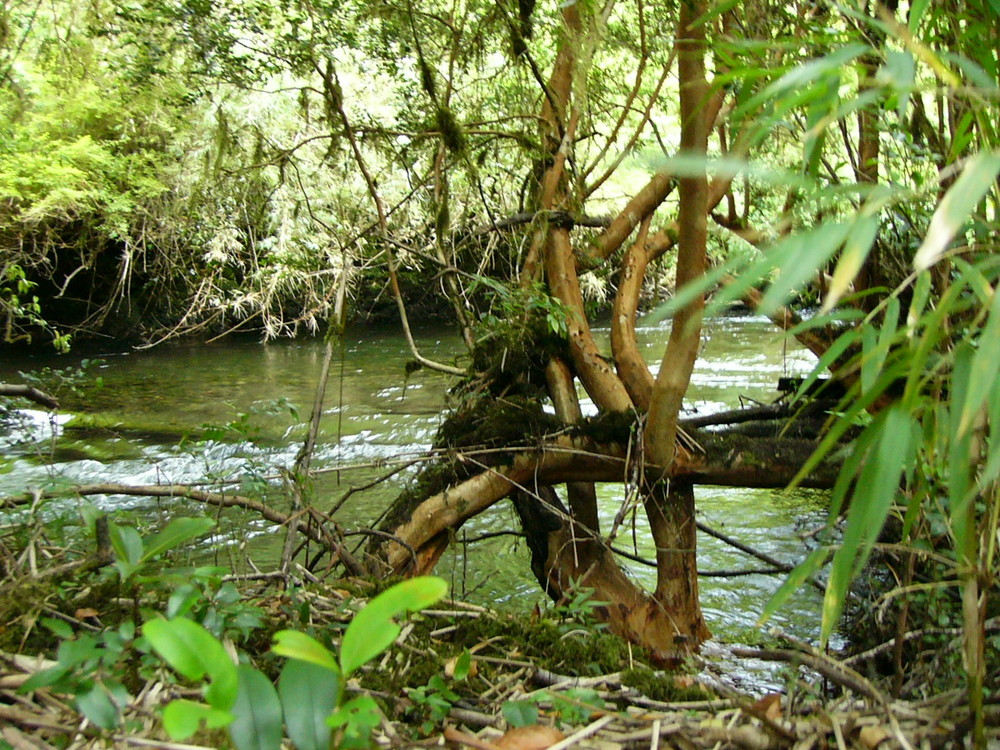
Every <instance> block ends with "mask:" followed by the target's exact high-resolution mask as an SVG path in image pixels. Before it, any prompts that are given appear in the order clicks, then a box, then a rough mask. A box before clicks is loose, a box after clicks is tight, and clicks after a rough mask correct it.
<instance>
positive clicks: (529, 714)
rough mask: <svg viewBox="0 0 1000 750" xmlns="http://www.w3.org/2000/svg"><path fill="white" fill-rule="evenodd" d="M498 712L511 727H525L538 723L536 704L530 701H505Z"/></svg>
mask: <svg viewBox="0 0 1000 750" xmlns="http://www.w3.org/2000/svg"><path fill="white" fill-rule="evenodd" d="M500 710H501V711H502V712H503V718H504V719H505V720H506V721H507V724H509V725H510V726H512V727H527V726H530V725H532V724H537V723H538V704H537V703H533V702H532V701H506V702H505V703H504V704H503V705H502V706H500Z"/></svg>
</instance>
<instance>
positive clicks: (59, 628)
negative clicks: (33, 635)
mask: <svg viewBox="0 0 1000 750" xmlns="http://www.w3.org/2000/svg"><path fill="white" fill-rule="evenodd" d="M40 622H41V623H42V625H44V626H45V627H47V628H48V629H49V630H51V631H52V632H53V633H55V635H56V637H57V638H62V639H66V638H72V637H73V628H72V627H70V624H69V623H68V622H66V621H65V620H58V619H56V618H55V617H43V618H42V619H41V621H40Z"/></svg>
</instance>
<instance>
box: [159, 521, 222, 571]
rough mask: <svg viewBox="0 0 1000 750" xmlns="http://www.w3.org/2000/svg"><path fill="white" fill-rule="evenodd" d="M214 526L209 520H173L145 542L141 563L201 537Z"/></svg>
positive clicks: (213, 522)
mask: <svg viewBox="0 0 1000 750" xmlns="http://www.w3.org/2000/svg"><path fill="white" fill-rule="evenodd" d="M213 526H215V521H213V520H212V519H211V518H204V517H202V518H175V519H173V520H172V521H171V522H170V523H168V524H167V525H166V526H165V527H164V528H163V530H162V531H160V532H159V533H158V534H156V535H155V536H154V537H153V538H152V539H150V540H148V541H147V542H146V551H145V552H144V553H143V555H142V561H146V560H151V559H153V558H154V557H156V556H157V555H161V554H163V553H164V552H166V551H167V550H171V549H173V548H175V547H178V546H179V545H181V544H183V543H184V542H187V541H189V540H191V539H195V538H196V537H199V536H201V535H202V534H204V533H205V532H207V531H208V530H209V529H211V528H212V527H213Z"/></svg>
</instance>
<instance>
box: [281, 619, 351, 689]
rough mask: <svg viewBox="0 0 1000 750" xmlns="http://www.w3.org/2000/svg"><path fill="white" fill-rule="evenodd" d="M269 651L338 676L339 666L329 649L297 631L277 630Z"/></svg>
mask: <svg viewBox="0 0 1000 750" xmlns="http://www.w3.org/2000/svg"><path fill="white" fill-rule="evenodd" d="M271 651H272V652H274V653H276V654H277V655H278V656H287V657H288V658H289V659H299V660H301V661H305V662H309V663H310V664H315V665H317V666H319V667H323V668H324V669H327V670H330V671H331V672H334V673H335V674H336V675H337V676H338V677H339V676H340V665H339V664H337V659H336V658H335V657H334V655H333V654H331V653H330V651H329V649H327V648H326V646H324V645H323V644H322V643H320V642H319V641H317V640H316V639H315V638H313V637H311V636H308V635H306V634H305V633H300V632H299V631H297V630H279V631H278V632H277V633H275V634H274V645H272V646H271Z"/></svg>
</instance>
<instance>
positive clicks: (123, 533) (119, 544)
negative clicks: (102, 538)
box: [108, 523, 143, 567]
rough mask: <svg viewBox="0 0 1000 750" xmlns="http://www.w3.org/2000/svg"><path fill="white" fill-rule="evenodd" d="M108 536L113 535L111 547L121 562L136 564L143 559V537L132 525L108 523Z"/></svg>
mask: <svg viewBox="0 0 1000 750" xmlns="http://www.w3.org/2000/svg"><path fill="white" fill-rule="evenodd" d="M108 536H110V537H111V547H112V549H114V551H115V555H116V556H117V557H118V559H119V560H120V561H121V562H124V563H127V564H128V565H130V566H133V567H134V566H136V565H138V564H139V561H140V560H142V549H143V547H142V537H141V536H139V532H138V531H136V530H135V529H134V528H132V527H131V526H119V525H118V524H116V523H112V524H108Z"/></svg>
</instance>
